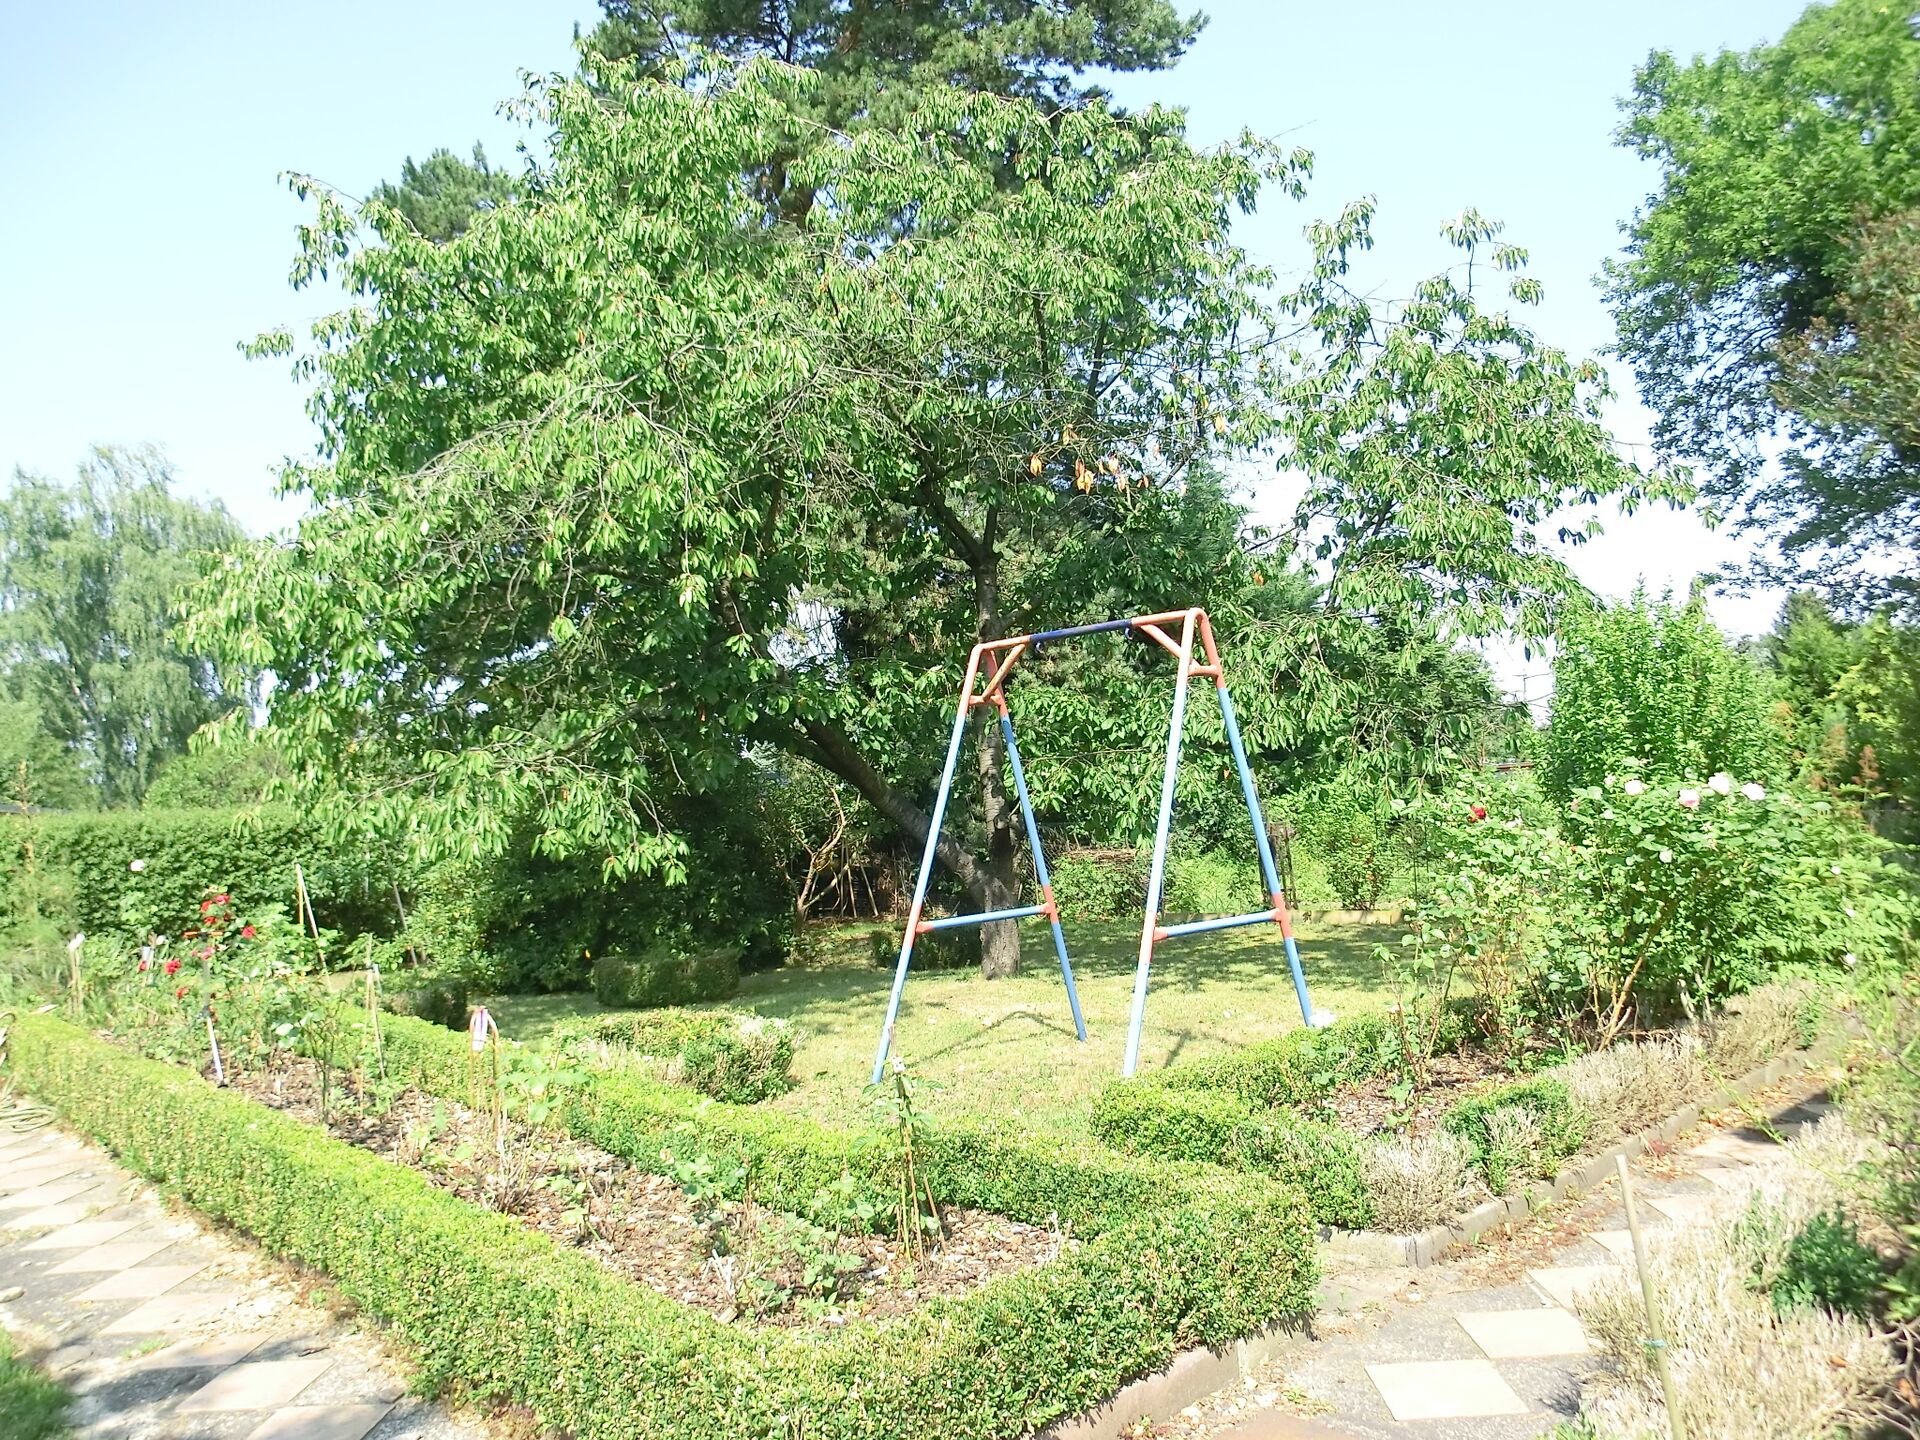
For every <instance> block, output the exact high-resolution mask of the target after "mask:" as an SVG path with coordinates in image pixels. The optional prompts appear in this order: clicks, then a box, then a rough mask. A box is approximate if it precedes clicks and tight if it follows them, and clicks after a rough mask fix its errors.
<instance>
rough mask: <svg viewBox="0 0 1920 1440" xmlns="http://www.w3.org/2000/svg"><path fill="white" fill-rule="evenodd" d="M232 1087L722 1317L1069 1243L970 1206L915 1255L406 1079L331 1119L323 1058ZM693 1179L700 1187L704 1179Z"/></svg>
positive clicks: (908, 1307) (900, 1286) (335, 1104)
mask: <svg viewBox="0 0 1920 1440" xmlns="http://www.w3.org/2000/svg"><path fill="white" fill-rule="evenodd" d="M231 1088H233V1089H234V1090H235V1091H236V1093H239V1094H242V1095H245V1096H247V1097H248V1098H250V1099H252V1100H254V1101H256V1102H258V1103H260V1104H262V1105H266V1106H268V1107H270V1108H272V1109H275V1110H278V1111H281V1112H283V1113H285V1114H288V1115H292V1116H294V1117H295V1118H297V1119H300V1120H304V1121H307V1122H309V1123H312V1124H321V1123H323V1122H324V1125H325V1128H326V1129H327V1130H328V1131H329V1132H330V1133H331V1134H333V1135H335V1136H337V1137H338V1138H340V1139H342V1140H345V1141H347V1142H348V1143H350V1144H353V1145H356V1146H359V1147H360V1148H361V1149H363V1150H368V1151H371V1152H372V1153H374V1154H376V1155H379V1156H381V1157H382V1158H384V1159H387V1160H390V1161H392V1162H394V1163H395V1164H399V1165H404V1166H407V1167H409V1168H411V1169H413V1170H416V1171H418V1172H419V1173H420V1174H422V1175H424V1176H425V1177H426V1178H427V1179H428V1180H429V1181H431V1182H432V1183H433V1184H435V1185H437V1186H439V1187H440V1188H442V1189H444V1190H449V1191H451V1192H452V1193H454V1194H456V1195H458V1196H460V1197H461V1198H463V1199H466V1200H470V1201H472V1202H474V1203H475V1204H477V1205H480V1206H482V1207H484V1208H485V1209H488V1210H496V1211H499V1212H500V1213H502V1214H506V1215H512V1216H514V1217H516V1218H518V1219H519V1220H520V1221H522V1222H523V1223H525V1224H527V1225H529V1226H531V1227H533V1228H534V1229H536V1230H539V1231H541V1232H543V1233H544V1234H546V1235H547V1236H549V1237H550V1238H551V1239H553V1240H554V1241H555V1242H556V1243H557V1244H560V1245H564V1246H573V1247H576V1248H578V1249H580V1250H582V1251H584V1252H585V1253H587V1254H589V1255H591V1256H592V1257H593V1258H594V1259H595V1260H597V1261H599V1262H600V1263H601V1264H604V1265H606V1266H608V1267H609V1268H610V1269H612V1270H614V1271H616V1272H617V1273H619V1274H621V1275H624V1276H626V1277H627V1278H628V1279H630V1280H634V1281H637V1282H638V1283H640V1284H642V1285H645V1286H647V1287H648V1288H649V1289H652V1290H656V1291H658V1292H659V1293H660V1294H662V1295H665V1296H667V1297H669V1298H671V1299H674V1300H678V1301H680V1302H681V1303H682V1304H686V1305H691V1306H693V1307H695V1308H696V1309H699V1310H703V1311H705V1312H706V1313H707V1314H709V1315H712V1316H714V1317H715V1318H716V1319H719V1320H722V1321H734V1320H740V1319H749V1318H750V1319H754V1320H759V1321H763V1322H766V1323H770V1324H776V1325H783V1326H784V1325H802V1324H809V1323H813V1324H821V1325H838V1324H842V1323H844V1322H845V1321H846V1320H848V1319H850V1318H854V1317H869V1318H885V1317H890V1316H899V1315H904V1314H907V1313H908V1312H910V1311H912V1310H913V1309H914V1308H915V1307H917V1306H919V1305H921V1304H923V1303H924V1302H926V1301H928V1300H931V1299H935V1298H938V1297H955V1296H960V1295H965V1294H967V1293H968V1292H970V1291H972V1290H976V1289H978V1288H979V1287H980V1286H981V1285H983V1284H985V1283H987V1282H988V1281H990V1280H993V1279H994V1278H996V1277H998V1276H1002V1275H1009V1274H1012V1273H1014V1272H1016V1271H1019V1270H1024V1269H1028V1268H1030V1267H1032V1266H1035V1265H1042V1264H1045V1263H1047V1262H1048V1261H1050V1260H1053V1259H1054V1258H1056V1257H1057V1256H1058V1255H1059V1254H1060V1253H1061V1252H1062V1250H1063V1249H1064V1248H1066V1247H1068V1246H1070V1245H1071V1244H1072V1243H1073V1242H1071V1241H1070V1240H1068V1239H1067V1238H1066V1237H1065V1236H1063V1235H1062V1234H1061V1233H1060V1232H1059V1231H1058V1230H1050V1229H1047V1228H1044V1227H1041V1226H1037V1225H1027V1224H1023V1223H1021V1222H1020V1221H1017V1220H1009V1219H1007V1218H1006V1217H1005V1216H1000V1215H991V1214H987V1213H986V1212H984V1211H980V1210H974V1209H970V1208H967V1207H964V1206H944V1207H942V1208H941V1209H940V1213H939V1226H940V1229H939V1233H938V1235H937V1236H935V1237H930V1238H929V1241H928V1243H927V1245H926V1246H925V1249H924V1252H923V1253H921V1254H918V1255H916V1254H914V1253H913V1252H912V1251H910V1249H909V1248H908V1246H907V1245H906V1244H904V1243H903V1242H902V1241H901V1240H900V1239H899V1237H898V1236H897V1235H880V1234H873V1233H869V1232H864V1231H863V1230H862V1229H861V1228H857V1226H856V1224H855V1223H852V1222H856V1221H857V1220H858V1219H859V1218H860V1217H859V1216H857V1215H851V1214H849V1213H847V1210H848V1207H842V1208H840V1209H839V1211H838V1213H826V1211H827V1210H828V1209H829V1208H830V1207H831V1206H832V1202H833V1198H834V1197H833V1196H832V1195H831V1193H829V1194H828V1195H827V1197H826V1198H827V1202H828V1203H827V1205H826V1206H816V1207H814V1209H815V1214H814V1216H813V1218H811V1219H807V1220H803V1219H801V1218H800V1217H796V1216H791V1215H787V1214H784V1213H783V1212H780V1211H777V1210H771V1209H768V1208H767V1207H765V1206H763V1205H760V1204H758V1203H756V1202H755V1201H754V1200H753V1199H752V1197H751V1195H750V1194H749V1195H748V1196H747V1197H745V1198H743V1199H741V1200H737V1201H734V1200H726V1199H723V1198H720V1197H719V1196H717V1195H711V1194H706V1195H699V1196H695V1195H689V1193H688V1192H687V1191H686V1190H685V1189H683V1188H682V1187H681V1186H680V1185H679V1184H676V1183H675V1182H674V1181H673V1180H672V1179H670V1178H667V1177H666V1176H662V1175H658V1174H651V1173H649V1172H647V1171H644V1170H641V1169H638V1168H637V1167H635V1166H633V1165H631V1164H629V1163H628V1162H627V1161H624V1160H622V1159H621V1158H620V1157H618V1156H616V1155H612V1154H609V1153H608V1152H607V1151H605V1150H602V1149H600V1148H599V1147H597V1146H594V1145H590V1144H586V1143H583V1142H581V1141H578V1140H572V1139H568V1138H565V1137H561V1136H556V1135H553V1134H550V1133H546V1132H543V1131H540V1130H537V1129H535V1128H533V1127H531V1126H528V1125H524V1124H521V1123H519V1122H517V1121H513V1120H508V1121H506V1122H505V1129H506V1136H505V1143H504V1145H503V1144H501V1143H499V1140H498V1137H497V1136H496V1132H495V1128H494V1121H493V1120H492V1118H491V1117H489V1116H488V1115H486V1114H484V1113H482V1112H480V1111H476V1110H474V1109H472V1108H471V1107H469V1106H467V1105H463V1104H460V1103H457V1102H449V1101H447V1100H443V1099H440V1098H438V1097H435V1096H431V1095H428V1094H426V1093H424V1092H423V1091H421V1090H418V1089H407V1090H404V1091H402V1092H400V1093H399V1094H398V1095H397V1096H394V1097H393V1098H392V1099H391V1101H390V1103H387V1104H386V1105H384V1106H383V1107H382V1108H380V1109H378V1110H374V1109H368V1108H364V1107H362V1106H360V1105H355V1104H353V1103H351V1102H350V1101H348V1102H346V1103H343V1101H342V1097H341V1095H340V1094H339V1091H338V1087H337V1086H336V1088H335V1090H334V1093H333V1095H332V1097H331V1103H330V1104H329V1105H327V1107H326V1113H325V1115H324V1117H323V1115H322V1097H321V1090H320V1084H319V1070H318V1066H317V1065H316V1064H315V1063H314V1062H313V1061H311V1060H307V1059H294V1060H292V1061H290V1062H286V1063H282V1064H278V1065H275V1066H274V1067H273V1068H271V1069H270V1070H265V1071H257V1072H254V1073H251V1074H247V1075H242V1076H238V1077H235V1078H234V1080H233V1081H232V1086H231ZM696 1188H698V1187H697V1185H696Z"/></svg>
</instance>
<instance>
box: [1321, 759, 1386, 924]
mask: <svg viewBox="0 0 1920 1440" xmlns="http://www.w3.org/2000/svg"><path fill="white" fill-rule="evenodd" d="M1294 809H1295V811H1296V813H1297V814H1298V815H1299V817H1300V831H1301V834H1302V835H1303V836H1304V837H1305V839H1306V841H1307V846H1308V848H1309V849H1310V850H1311V851H1312V852H1313V854H1314V855H1315V856H1316V857H1317V858H1318V860H1319V862H1320V865H1321V866H1322V867H1323V872H1324V874H1325V877H1326V881H1327V883H1328V884H1329V885H1330V886H1331V887H1332V889H1333V893H1334V894H1335V895H1336V896H1338V897H1339V900H1340V903H1341V904H1342V905H1344V906H1346V907H1348V908H1349V909H1356V910H1371V909H1373V907H1374V906H1375V905H1377V904H1379V902H1380V899H1381V897H1382V896H1383V895H1385V894H1386V893H1387V890H1388V888H1389V887H1390V886H1391V885H1392V884H1393V883H1394V881H1395V880H1396V879H1397V878H1398V877H1399V875H1400V872H1401V871H1402V869H1403V868H1404V866H1405V863H1406V854H1405V851H1404V847H1403V844H1402V840H1401V837H1400V835H1399V834H1398V833H1397V829H1398V821H1397V819H1396V817H1395V815H1394V812H1393V810H1392V809H1391V807H1390V806H1389V804H1388V802H1387V795H1386V792H1385V791H1384V790H1383V789H1382V787H1381V786H1380V785H1379V784H1378V783H1377V782H1373V781H1369V780H1368V779H1366V778H1364V777H1362V776H1359V775H1356V774H1341V775H1339V776H1336V777H1335V778H1334V779H1333V780H1331V781H1329V782H1327V783H1326V784H1323V785H1319V786H1316V787H1314V788H1313V789H1312V790H1311V791H1309V792H1307V793H1306V794H1304V795H1302V796H1301V797H1300V798H1299V799H1298V800H1297V801H1296V803H1295V806H1294Z"/></svg>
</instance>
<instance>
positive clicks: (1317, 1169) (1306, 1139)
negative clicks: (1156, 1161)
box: [1225, 1110, 1374, 1230]
mask: <svg viewBox="0 0 1920 1440" xmlns="http://www.w3.org/2000/svg"><path fill="white" fill-rule="evenodd" d="M1361 1148H1362V1145H1361V1142H1360V1141H1359V1140H1357V1139H1356V1138H1355V1137H1354V1136H1352V1135H1351V1134H1349V1133H1348V1132H1347V1131H1345V1130H1342V1129H1341V1128H1340V1127H1339V1126H1337V1125H1326V1124H1322V1123H1321V1122H1319V1121H1317V1120H1304V1119H1301V1118H1300V1117H1298V1116H1295V1115H1293V1114H1290V1113H1289V1112H1287V1111H1285V1110H1268V1111H1266V1112H1264V1113H1262V1114H1259V1115H1255V1116H1251V1117H1249V1118H1248V1119H1246V1120H1243V1121H1241V1122H1240V1124H1239V1125H1237V1126H1235V1127H1234V1131H1233V1135H1232V1136H1231V1138H1230V1139H1229V1140H1228V1143H1227V1151H1226V1156H1225V1158H1226V1160H1227V1161H1228V1163H1229V1164H1232V1165H1234V1166H1235V1167H1236V1168H1238V1169H1241V1170H1257V1171H1259V1172H1260V1173H1261V1174H1263V1175H1271V1176H1273V1178H1274V1179H1276V1180H1279V1181H1281V1182H1282V1183H1284V1184H1288V1185H1295V1186H1298V1187H1299V1189H1300V1190H1301V1192H1302V1193H1303V1194H1306V1195H1308V1196H1310V1197H1312V1204H1313V1218H1314V1219H1316V1220H1318V1221H1320V1223H1321V1224H1323V1225H1341V1226H1344V1227H1346V1228H1347V1229H1349V1230H1363V1229H1365V1228H1366V1227H1367V1226H1368V1225H1371V1224H1372V1223H1373V1219H1374V1201H1373V1197H1372V1195H1371V1194H1370V1193H1369V1191H1368V1187H1367V1183H1366V1180H1365V1177H1364V1176H1363V1174H1362V1171H1361Z"/></svg>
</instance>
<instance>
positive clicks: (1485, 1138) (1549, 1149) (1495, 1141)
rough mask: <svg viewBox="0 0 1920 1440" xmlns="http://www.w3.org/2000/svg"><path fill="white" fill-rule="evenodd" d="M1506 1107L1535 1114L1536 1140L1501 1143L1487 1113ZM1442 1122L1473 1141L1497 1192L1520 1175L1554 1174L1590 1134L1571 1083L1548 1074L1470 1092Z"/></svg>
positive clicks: (1478, 1162)
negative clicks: (1565, 1083)
mask: <svg viewBox="0 0 1920 1440" xmlns="http://www.w3.org/2000/svg"><path fill="white" fill-rule="evenodd" d="M1506 1109H1514V1110H1521V1111H1524V1112H1526V1114H1527V1115H1528V1116H1529V1117H1530V1118H1531V1119H1532V1121H1533V1125H1534V1129H1535V1134H1534V1135H1533V1136H1532V1137H1530V1139H1531V1143H1529V1144H1527V1145H1525V1146H1515V1145H1512V1144H1510V1143H1509V1144H1502V1143H1500V1137H1499V1136H1498V1135H1497V1134H1496V1133H1495V1132H1494V1131H1493V1130H1492V1129H1490V1128H1489V1126H1488V1124H1487V1117H1488V1116H1490V1115H1492V1114H1494V1113H1495V1112H1496V1111H1500V1110H1506ZM1440 1123H1441V1124H1442V1125H1444V1126H1445V1127H1446V1128H1447V1129H1448V1130H1451V1131H1452V1132H1453V1133H1454V1134H1455V1135H1458V1136H1459V1137H1460V1138H1461V1139H1462V1140H1464V1141H1466V1142H1467V1144H1469V1145H1471V1146H1472V1147H1473V1164H1474V1168H1475V1169H1477V1170H1478V1171H1479V1172H1480V1178H1481V1179H1483V1180H1485V1181H1486V1182H1487V1188H1488V1189H1490V1190H1492V1191H1493V1193H1494V1194H1496V1195H1504V1194H1506V1193H1507V1189H1508V1187H1509V1186H1510V1185H1512V1184H1513V1183H1514V1182H1515V1181H1516V1180H1534V1179H1542V1178H1545V1177H1546V1176H1548V1175H1551V1174H1553V1172H1554V1171H1555V1170H1557V1169H1558V1168H1559V1166H1560V1162H1561V1161H1562V1160H1565V1159H1567V1158H1568V1157H1569V1156H1572V1155H1577V1154H1578V1153H1579V1152H1580V1146H1581V1144H1582V1143H1583V1142H1584V1141H1585V1140H1586V1138H1587V1117H1586V1115H1585V1114H1584V1113H1583V1112H1582V1111H1581V1109H1580V1107H1579V1106H1578V1105H1576V1104H1574V1101H1573V1096H1572V1095H1571V1094H1570V1093H1569V1092H1568V1090H1567V1087H1566V1086H1565V1085H1564V1084H1562V1083H1561V1082H1560V1081H1558V1080H1552V1079H1548V1078H1546V1077H1544V1076H1539V1077H1535V1078H1534V1079H1531V1080H1516V1081H1514V1082H1513V1083H1512V1084H1510V1085H1496V1086H1495V1087H1494V1088H1493V1089H1491V1090H1483V1091H1481V1092H1480V1093H1479V1094H1478V1095H1469V1096H1468V1097H1467V1098H1466V1099H1464V1100H1460V1101H1457V1102H1455V1103H1454V1104H1453V1105H1451V1106H1449V1107H1448V1109H1447V1113H1446V1115H1445V1116H1444V1117H1443V1118H1442V1119H1441V1122H1440Z"/></svg>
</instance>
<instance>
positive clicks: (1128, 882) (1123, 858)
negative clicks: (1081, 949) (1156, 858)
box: [1051, 850, 1147, 924]
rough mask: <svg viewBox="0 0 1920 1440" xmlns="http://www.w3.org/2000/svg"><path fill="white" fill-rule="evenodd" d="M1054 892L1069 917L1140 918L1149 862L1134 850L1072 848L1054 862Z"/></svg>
mask: <svg viewBox="0 0 1920 1440" xmlns="http://www.w3.org/2000/svg"><path fill="white" fill-rule="evenodd" d="M1051 871H1052V876H1053V895H1054V899H1055V900H1057V901H1058V902H1059V904H1060V913H1061V914H1062V915H1064V916H1067V917H1068V918H1069V920H1131V921H1133V922H1134V923H1135V924H1138V923H1139V922H1140V912H1141V911H1142V910H1144V909H1146V905H1147V867H1146V862H1145V861H1144V860H1142V859H1141V857H1140V856H1139V855H1138V854H1137V853H1135V852H1134V851H1131V850H1091V851H1089V850H1069V851H1067V852H1066V854H1064V855H1062V856H1060V858H1059V859H1057V860H1055V861H1054V862H1053V863H1052V867H1051Z"/></svg>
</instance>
